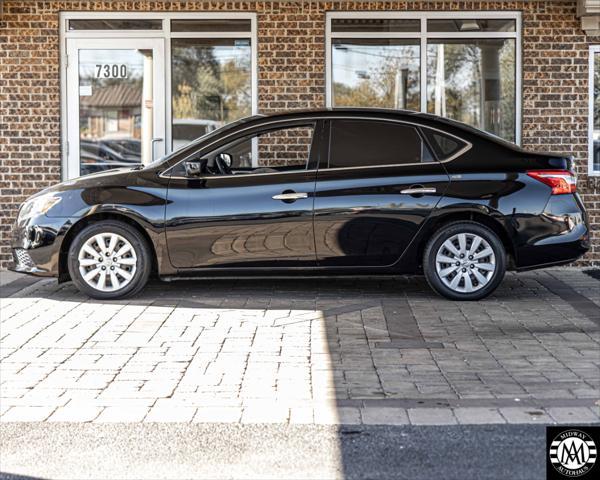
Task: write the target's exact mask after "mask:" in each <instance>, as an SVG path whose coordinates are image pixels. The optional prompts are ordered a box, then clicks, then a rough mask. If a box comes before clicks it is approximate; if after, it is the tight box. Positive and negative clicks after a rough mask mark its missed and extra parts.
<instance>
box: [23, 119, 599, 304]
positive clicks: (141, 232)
mask: <svg viewBox="0 0 600 480" xmlns="http://www.w3.org/2000/svg"><path fill="white" fill-rule="evenodd" d="M575 190H576V181H575V175H574V174H573V165H572V159H571V158H570V157H568V156H564V155H556V154H547V153H532V152H527V151H525V150H522V149H520V148H518V147H516V146H515V145H513V144H510V143H506V142H504V141H502V140H500V139H498V138H496V137H493V136H490V135H487V134H485V133H483V132H481V131H479V130H476V129H474V128H471V127H468V126H466V125H463V124H460V123H457V122H453V121H450V120H446V119H442V118H438V117H434V116H431V115H425V114H420V113H413V112H402V111H392V110H366V109H333V110H322V111H309V112H293V113H285V114H278V115H271V116H254V117H250V118H247V119H244V120H241V121H238V122H236V123H233V124H230V125H228V126H226V127H223V128H220V129H218V130H215V131H212V132H210V133H208V134H206V135H205V136H203V137H201V138H199V139H198V140H196V141H195V142H193V143H192V144H190V145H188V146H186V147H184V148H182V149H180V150H178V151H176V152H174V153H173V154H171V155H169V156H167V157H165V158H164V159H161V160H159V161H157V162H154V163H152V164H149V165H146V166H144V167H134V168H122V169H118V170H111V171H107V172H101V173H97V174H93V175H87V176H84V177H80V178H78V179H75V180H71V181H67V182H64V183H61V184H59V185H57V186H54V187H51V188H48V189H46V190H44V191H42V192H40V193H39V194H37V195H34V196H33V197H31V198H30V199H28V200H27V201H26V202H25V203H24V204H23V206H22V207H21V209H20V211H19V216H18V220H17V223H16V227H15V230H14V240H13V244H12V246H13V253H14V265H13V266H12V269H13V270H15V271H18V272H27V273H32V274H36V275H43V276H55V277H58V279H59V281H61V282H62V281H67V280H69V279H70V280H72V281H73V282H74V283H75V285H76V286H77V287H78V288H79V289H80V290H81V291H82V292H84V293H86V294H88V295H89V296H91V297H95V298H101V299H108V298H117V297H125V296H128V295H133V294H135V293H137V292H139V291H140V290H141V289H142V288H143V287H144V285H145V284H146V282H147V280H148V278H149V276H150V275H157V276H158V277H160V278H163V279H174V278H182V277H198V276H203V277H205V276H237V277H239V276H242V275H261V276H263V275H280V276H281V275H285V276H290V275H303V276H308V275H325V274H326V275H373V274H390V275H394V274H414V273H419V272H423V273H424V274H425V276H426V277H427V280H428V281H429V284H430V285H431V287H432V288H433V289H434V290H435V291H436V292H438V293H440V294H442V295H444V296H446V297H448V298H452V299H459V300H475V299H479V298H483V297H485V296H487V295H489V294H490V293H491V292H493V291H494V289H495V288H496V287H497V286H498V284H499V283H500V282H501V281H502V278H503V276H504V273H505V271H506V270H507V269H510V270H526V269H533V268H540V267H546V266H549V265H560V264H565V263H569V262H572V261H573V260H575V259H577V258H578V257H580V256H581V255H583V254H584V253H585V252H586V251H587V250H588V249H589V246H590V245H589V244H590V240H589V226H588V224H587V218H586V213H585V210H584V208H583V205H582V202H581V199H580V198H579V196H578V194H577V193H576V191H575Z"/></svg>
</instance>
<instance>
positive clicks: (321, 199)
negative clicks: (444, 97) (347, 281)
mask: <svg viewBox="0 0 600 480" xmlns="http://www.w3.org/2000/svg"><path fill="white" fill-rule="evenodd" d="M330 123H331V128H330V145H329V158H328V161H326V162H323V163H322V164H321V165H320V167H319V172H318V180H317V187H316V191H315V217H314V218H315V244H316V251H317V259H318V265H319V266H321V267H388V266H392V265H394V264H395V263H396V262H397V261H398V260H399V259H400V257H401V256H402V254H403V253H404V251H405V250H406V248H407V247H408V245H409V243H410V242H411V240H412V239H413V238H414V237H415V235H416V233H417V231H418V229H419V227H420V226H421V225H422V224H423V221H424V220H425V219H426V218H427V217H428V216H429V215H430V214H431V212H432V211H433V209H434V208H435V207H436V205H437V204H438V202H439V201H440V199H441V198H442V196H443V194H444V191H445V190H446V187H447V185H448V183H449V177H448V175H447V173H446V171H445V169H444V167H443V166H442V165H441V164H440V163H439V162H438V161H436V160H435V159H434V158H433V156H432V154H431V153H430V151H429V149H428V147H427V145H426V143H425V141H424V139H423V138H422V137H421V134H420V132H419V130H418V129H417V128H416V127H415V126H413V125H410V124H405V123H398V122H384V121H376V120H366V119H365V120H362V119H360V120H359V119H348V120H344V119H339V120H332V121H331V122H330Z"/></svg>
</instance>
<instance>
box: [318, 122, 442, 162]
mask: <svg viewBox="0 0 600 480" xmlns="http://www.w3.org/2000/svg"><path fill="white" fill-rule="evenodd" d="M330 142H331V143H330V150H329V168H345V167H371V166H379V165H399V164H409V163H421V162H432V161H434V159H433V156H432V155H431V152H430V151H429V148H428V147H427V145H426V144H425V142H424V141H423V139H422V138H421V136H420V135H419V132H418V131H417V129H416V128H415V127H412V126H411V125H404V124H401V123H394V122H385V121H376V120H333V121H332V122H331V140H330Z"/></svg>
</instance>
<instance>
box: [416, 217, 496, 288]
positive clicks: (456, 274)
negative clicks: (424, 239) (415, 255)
mask: <svg viewBox="0 0 600 480" xmlns="http://www.w3.org/2000/svg"><path fill="white" fill-rule="evenodd" d="M423 269H424V272H425V277H426V278H427V281H428V283H429V285H430V286H431V287H432V288H433V289H434V290H435V291H436V292H437V293H439V294H440V295H443V296H444V297H447V298H450V299H452V300H479V299H481V298H484V297H487V296H488V295H489V294H490V293H492V292H493V291H494V290H495V289H496V287H498V285H499V284H500V282H501V281H502V279H503V278H504V274H505V272H506V252H505V250H504V245H503V244H502V241H501V240H500V239H499V238H498V235H496V233H494V232H493V231H492V230H490V229H489V228H487V227H486V226H484V225H481V224H478V223H475V222H466V221H465V222H457V223H451V224H449V225H446V226H445V227H442V228H441V229H440V230H439V231H437V232H436V233H435V234H434V235H433V237H432V238H431V240H430V241H429V242H428V244H427V247H426V248H425V252H424V255H423Z"/></svg>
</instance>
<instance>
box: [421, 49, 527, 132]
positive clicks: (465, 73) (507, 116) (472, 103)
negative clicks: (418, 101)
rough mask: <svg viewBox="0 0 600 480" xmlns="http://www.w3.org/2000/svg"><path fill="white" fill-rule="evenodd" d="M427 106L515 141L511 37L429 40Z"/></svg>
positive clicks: (435, 111)
mask: <svg viewBox="0 0 600 480" xmlns="http://www.w3.org/2000/svg"><path fill="white" fill-rule="evenodd" d="M427 111H428V112H429V113H434V114H436V115H441V116H443V117H448V118H452V119H454V120H459V121H461V122H464V123H468V124H469V125H473V126H475V127H478V128H480V129H482V130H485V131H487V132H489V133H493V134H495V135H497V136H499V137H502V138H504V139H506V140H510V141H511V142H514V141H515V41H514V40H509V39H490V40H454V39H448V40H446V39H444V40H430V41H429V43H428V44H427Z"/></svg>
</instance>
